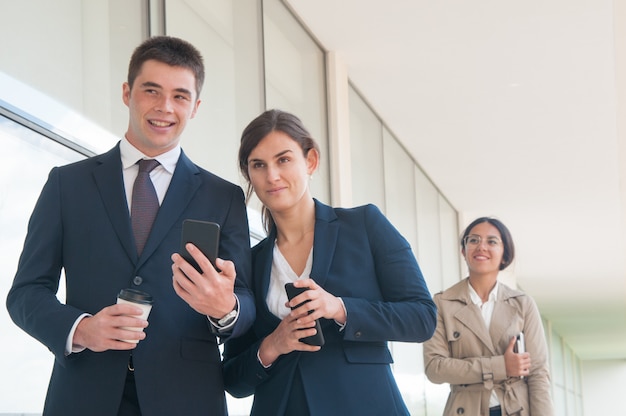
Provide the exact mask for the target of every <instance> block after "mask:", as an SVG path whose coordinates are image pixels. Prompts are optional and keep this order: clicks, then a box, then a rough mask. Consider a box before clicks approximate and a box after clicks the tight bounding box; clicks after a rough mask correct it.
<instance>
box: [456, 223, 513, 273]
mask: <svg viewBox="0 0 626 416" xmlns="http://www.w3.org/2000/svg"><path fill="white" fill-rule="evenodd" d="M483 222H487V223H489V224H491V225H493V226H494V227H496V228H497V229H498V231H499V232H500V237H502V246H503V247H504V253H502V263H500V270H504V269H506V268H507V267H509V265H510V264H511V263H513V259H514V258H515V245H514V244H513V237H512V236H511V232H510V231H509V229H508V228H506V225H504V224H503V223H502V221H500V220H498V219H496V218H492V217H480V218H476V219H475V220H474V221H472V222H471V223H470V225H468V226H467V228H465V231H464V232H463V235H462V236H461V248H462V249H463V250H465V237H467V236H468V235H469V233H470V232H471V231H472V228H474V227H475V226H477V225H478V224H482V223H483Z"/></svg>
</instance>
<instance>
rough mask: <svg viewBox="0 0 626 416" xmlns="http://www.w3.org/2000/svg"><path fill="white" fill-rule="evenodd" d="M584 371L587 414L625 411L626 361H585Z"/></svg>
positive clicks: (583, 379) (607, 413)
mask: <svg viewBox="0 0 626 416" xmlns="http://www.w3.org/2000/svg"><path fill="white" fill-rule="evenodd" d="M582 372H583V377H582V382H583V408H584V410H585V415H588V416H593V415H615V414H620V412H624V409H623V400H624V399H623V397H622V395H623V393H624V386H625V385H626V361H623V360H603V361H583V362H582ZM622 414H623V413H622Z"/></svg>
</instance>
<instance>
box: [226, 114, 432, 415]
mask: <svg viewBox="0 0 626 416" xmlns="http://www.w3.org/2000/svg"><path fill="white" fill-rule="evenodd" d="M239 164H240V169H241V172H242V174H243V175H244V177H245V178H246V179H247V180H248V184H249V187H248V196H250V195H251V193H252V190H254V192H255V193H256V195H257V196H258V197H259V199H260V200H261V202H262V203H263V214H264V221H265V226H266V228H267V230H268V231H269V235H268V237H267V238H266V239H265V240H263V241H262V242H261V243H259V244H258V245H257V246H256V247H255V248H254V249H253V276H254V277H253V280H254V283H253V291H254V295H255V300H256V307H257V318H256V321H255V323H254V325H253V328H252V329H251V330H250V331H248V333H247V334H245V335H243V336H242V337H241V338H238V339H232V340H229V341H228V342H227V343H226V345H225V351H224V380H225V387H226V390H227V391H228V392H229V393H230V394H232V395H233V396H235V397H245V396H249V395H251V394H254V404H253V406H252V413H251V414H252V415H264V416H267V415H307V414H310V415H346V414H358V415H381V414H386V415H408V414H409V412H408V410H407V408H406V406H405V404H404V402H403V400H402V397H401V395H400V391H399V390H398V387H397V385H396V382H395V380H394V377H393V374H392V372H391V369H390V363H392V362H393V360H392V357H391V353H390V351H389V349H388V347H387V342H388V341H404V342H423V341H425V340H427V339H429V338H430V337H431V336H432V334H433V332H434V329H435V325H436V314H437V312H436V307H435V305H434V303H433V300H432V298H431V296H430V293H429V291H428V288H427V287H426V283H425V282H424V278H423V276H422V273H421V271H420V269H419V266H418V264H417V261H416V260H415V257H414V255H413V253H412V251H411V248H410V246H409V244H408V243H407V241H406V240H405V239H404V238H403V237H402V236H401V235H400V233H399V232H398V231H397V230H396V229H395V228H394V227H393V226H392V225H391V223H390V222H389V221H388V220H387V219H386V218H385V217H384V216H383V214H382V213H381V212H380V211H379V210H378V208H376V207H375V206H373V205H366V206H361V207H357V208H351V209H341V208H332V207H329V206H327V205H324V204H322V203H320V202H319V201H317V200H315V199H313V198H312V196H311V193H310V189H309V180H310V175H311V174H312V173H313V172H314V171H315V170H316V168H317V167H318V164H319V150H318V147H317V144H316V143H315V141H314V140H313V139H312V138H311V136H310V134H309V133H308V132H307V131H306V129H305V128H304V126H303V125H302V123H301V121H300V120H299V119H298V118H297V117H296V116H294V115H292V114H289V113H286V112H282V111H279V110H270V111H266V112H265V113H263V114H261V115H260V116H259V117H257V118H256V119H255V120H253V121H252V122H251V123H250V124H249V125H248V126H247V127H246V129H245V130H244V132H243V135H242V138H241V147H240V150H239ZM289 282H294V285H295V286H296V287H299V288H304V287H307V288H308V289H309V290H307V291H306V292H304V293H303V294H300V295H298V296H297V297H295V298H293V299H292V300H291V301H290V302H288V301H287V296H286V294H285V290H284V284H285V283H289ZM305 301H308V302H307V303H306V304H304V305H302V306H299V307H296V308H295V309H293V310H290V307H295V306H296V305H299V304H301V303H302V302H305ZM315 320H319V322H320V323H321V330H322V332H323V336H324V338H325V344H324V345H323V346H314V345H308V344H306V343H303V342H301V341H300V340H301V339H302V338H304V337H307V336H312V335H315V334H316V330H315V328H314V325H315Z"/></svg>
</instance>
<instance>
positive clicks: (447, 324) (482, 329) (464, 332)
mask: <svg viewBox="0 0 626 416" xmlns="http://www.w3.org/2000/svg"><path fill="white" fill-rule="evenodd" d="M434 300H435V303H436V304H437V311H438V312H437V315H438V320H437V329H436V331H435V334H434V335H433V337H432V338H431V339H430V340H429V341H427V342H425V343H424V364H425V371H426V376H427V377H428V379H429V380H430V381H432V382H434V383H438V384H439V383H449V384H450V388H451V393H450V396H449V397H448V401H447V403H446V407H445V411H444V416H451V415H457V414H460V413H459V412H463V413H464V414H470V415H481V416H482V415H487V416H488V415H489V396H490V394H491V391H492V390H493V389H495V391H496V394H497V395H498V398H499V401H500V404H501V406H502V408H503V413H502V414H508V415H520V416H528V415H542V416H544V415H546V416H549V415H552V414H553V409H552V402H551V399H550V376H549V365H548V351H547V344H546V339H545V335H544V332H543V326H542V323H541V317H540V315H539V310H538V309H537V306H536V304H535V302H534V301H533V299H532V298H531V297H530V296H528V295H526V294H524V293H523V292H521V291H519V290H515V289H512V288H510V287H508V286H506V285H504V284H502V283H499V287H498V296H497V299H496V302H495V306H494V310H493V315H492V318H491V325H490V327H489V330H487V327H486V325H485V322H484V319H483V317H482V315H481V311H480V309H479V308H478V306H476V305H475V304H474V303H473V302H472V300H471V298H470V295H469V290H468V279H467V278H466V279H464V280H462V281H461V282H459V283H457V284H455V285H453V286H452V287H450V288H449V289H447V290H445V291H443V292H441V293H438V294H436V295H435V296H434ZM520 332H523V333H524V338H525V343H526V350H527V351H528V352H529V353H530V355H531V362H532V366H531V369H530V374H529V376H528V377H524V378H523V379H522V378H519V377H510V378H509V377H507V375H506V368H505V364H504V351H505V350H506V348H507V346H508V344H509V342H510V340H511V338H512V337H514V336H516V335H517V334H519V333H520ZM505 412H506V413H505Z"/></svg>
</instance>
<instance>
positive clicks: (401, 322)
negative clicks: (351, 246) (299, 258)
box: [337, 205, 437, 342]
mask: <svg viewBox="0 0 626 416" xmlns="http://www.w3.org/2000/svg"><path fill="white" fill-rule="evenodd" d="M362 221H363V225H364V227H365V230H366V233H367V244H368V245H369V248H370V249H369V250H367V249H366V248H365V249H362V250H360V251H359V252H358V253H354V256H355V257H354V258H343V259H341V260H337V261H343V262H350V264H352V265H354V266H353V271H352V273H353V274H354V275H353V276H346V278H348V279H349V280H350V281H352V282H353V283H352V284H354V285H358V284H359V282H358V278H359V274H363V275H367V274H372V273H373V274H374V278H375V279H376V283H377V286H378V289H379V291H380V298H377V297H376V296H350V295H349V294H348V295H346V296H341V298H342V300H343V302H344V304H345V307H346V311H347V315H348V320H347V323H346V326H345V328H344V340H346V341H360V342H381V341H402V342H423V341H426V340H427V339H429V338H430V337H431V336H432V334H433V332H434V331H435V325H436V319H437V309H436V307H435V303H434V302H433V300H432V297H431V295H430V292H429V290H428V287H427V286H426V282H425V280H424V277H423V275H422V272H421V270H420V267H419V265H418V263H417V260H416V259H415V256H414V255H413V252H412V250H411V247H410V245H409V243H408V242H407V241H406V239H405V238H404V237H402V235H401V234H400V233H399V232H398V230H397V229H396V228H395V227H394V226H393V225H392V224H391V223H390V222H389V220H388V219H387V218H386V217H385V216H384V215H383V214H382V213H381V212H380V210H379V209H378V208H377V207H376V206H374V205H367V206H365V209H364V210H363V219H362ZM355 244H356V242H355ZM361 244H362V243H361ZM343 255H344V256H346V257H347V254H343ZM359 256H372V258H373V264H374V270H373V271H372V270H364V269H361V268H360V267H361V266H360V264H361V263H362V264H368V262H369V261H368V260H367V259H362V260H363V262H361V261H360V260H361V259H359V258H358V257H359Z"/></svg>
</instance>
